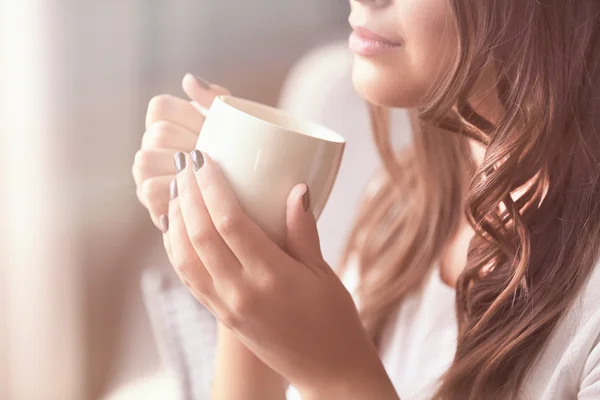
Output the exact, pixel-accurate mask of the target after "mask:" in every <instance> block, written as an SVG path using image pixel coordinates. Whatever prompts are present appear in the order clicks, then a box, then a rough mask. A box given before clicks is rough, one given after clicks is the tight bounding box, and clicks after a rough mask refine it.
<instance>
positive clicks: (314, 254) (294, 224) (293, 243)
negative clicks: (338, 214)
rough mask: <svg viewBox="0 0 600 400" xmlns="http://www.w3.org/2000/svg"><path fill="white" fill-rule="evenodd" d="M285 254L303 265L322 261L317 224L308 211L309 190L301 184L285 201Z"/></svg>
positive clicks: (309, 210)
mask: <svg viewBox="0 0 600 400" xmlns="http://www.w3.org/2000/svg"><path fill="white" fill-rule="evenodd" d="M286 225H287V233H286V239H285V246H286V251H287V253H288V254H289V255H290V256H292V257H294V258H295V259H296V260H298V261H300V262H302V263H304V264H307V265H308V264H314V263H319V262H322V261H323V255H322V254H321V244H320V242H319V233H318V232H317V222H316V221H315V216H314V214H313V213H312V211H311V209H310V189H309V187H308V186H307V185H306V184H304V183H302V184H300V185H296V186H295V187H294V188H293V189H292V191H291V192H290V195H289V197H288V200H287V215H286Z"/></svg>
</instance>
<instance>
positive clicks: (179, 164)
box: [175, 152, 185, 172]
mask: <svg viewBox="0 0 600 400" xmlns="http://www.w3.org/2000/svg"><path fill="white" fill-rule="evenodd" d="M175 169H176V170H177V172H181V171H183V170H184V169H185V154H183V153H181V152H178V153H177V154H175Z"/></svg>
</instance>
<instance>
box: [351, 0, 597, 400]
mask: <svg viewBox="0 0 600 400" xmlns="http://www.w3.org/2000/svg"><path fill="white" fill-rule="evenodd" d="M451 4H452V10H453V14H454V19H455V26H456V30H457V31H458V36H459V38H460V46H459V50H458V55H457V57H456V62H455V65H454V66H453V68H452V71H450V72H449V73H448V75H447V77H446V79H445V80H444V82H443V83H442V84H441V85H439V86H438V87H436V88H435V93H431V95H430V96H428V98H427V101H426V104H425V105H424V106H423V107H421V108H420V109H418V110H415V112H414V113H413V115H414V118H413V128H414V129H413V130H414V134H413V136H414V141H413V145H412V146H411V147H410V148H408V149H407V150H405V151H403V152H402V153H400V154H397V152H396V151H395V150H394V149H393V148H392V144H391V139H390V135H389V130H388V122H387V119H388V115H387V114H388V112H387V110H385V109H382V108H379V107H375V106H372V105H371V106H370V112H371V118H372V125H373V130H374V133H375V141H376V144H377V147H378V149H379V151H380V153H381V156H382V159H383V164H384V167H385V168H384V169H385V174H384V175H385V177H384V179H383V180H382V183H381V184H380V185H379V188H378V189H377V190H376V191H375V192H374V193H373V194H372V195H369V196H367V198H366V199H365V200H364V202H363V205H362V208H361V211H360V214H359V217H358V220H357V222H356V224H355V227H354V229H353V231H352V233H351V236H350V239H349V242H348V247H347V248H346V251H345V257H343V260H342V266H344V265H347V264H348V260H349V257H351V256H356V258H357V259H358V266H359V274H360V277H361V279H360V282H361V283H360V286H359V288H358V296H359V298H360V314H361V317H362V320H363V323H364V326H365V328H366V329H367V331H368V332H369V334H370V335H371V337H372V339H373V341H374V343H375V344H376V345H377V346H379V345H380V341H381V334H382V330H383V328H384V326H385V324H386V323H387V322H388V319H389V317H390V315H391V314H392V313H393V311H394V310H395V309H396V308H397V307H398V305H399V304H400V303H401V302H402V300H403V298H404V297H405V296H406V295H407V294H408V293H410V292H411V291H412V290H414V289H415V288H417V287H419V285H420V284H421V283H422V282H423V281H424V278H425V276H426V275H427V274H428V273H429V271H430V269H431V267H432V265H434V264H435V263H436V261H437V260H438V259H439V258H440V256H441V254H442V252H443V249H444V246H445V245H446V244H447V243H448V242H449V241H450V240H451V239H452V238H453V237H454V235H455V234H456V233H457V229H458V227H459V226H460V221H461V220H462V219H463V218H466V219H467V221H468V222H469V224H470V225H471V226H472V228H473V229H474V231H475V236H474V237H473V239H472V240H471V242H470V245H469V251H468V258H467V265H466V267H465V269H464V272H463V273H462V274H461V275H460V277H459V279H458V282H457V284H456V311H457V318H458V343H457V348H456V353H455V357H454V360H453V362H452V364H451V366H450V368H449V369H448V371H447V373H446V374H445V375H444V376H443V377H442V380H441V382H440V385H439V387H438V389H439V390H438V392H437V396H436V398H438V399H457V400H458V399H460V400H464V399H510V398H515V397H518V396H519V393H520V388H521V386H522V384H523V382H524V380H525V379H526V377H527V374H528V373H529V372H531V371H530V369H531V368H532V366H533V365H534V363H535V361H536V359H537V358H538V357H539V356H540V353H541V351H542V350H543V348H544V346H545V345H546V344H547V342H548V340H549V337H550V335H551V334H552V332H553V330H554V328H555V327H556V325H557V323H558V322H559V320H560V319H561V317H562V316H563V315H564V314H565V312H566V311H567V310H568V308H569V307H570V305H571V304H572V302H573V300H574V298H575V296H576V295H577V293H578V292H579V290H580V288H581V287H582V286H583V284H584V282H585V281H586V279H587V278H588V276H589V275H590V273H591V271H592V269H593V267H594V264H595V262H596V259H597V255H598V247H599V245H600V1H598V0H541V1H540V0H538V1H533V0H531V1H529V0H527V1H526V0H502V1H478V0H453V1H451ZM489 67H492V68H493V70H494V71H495V77H496V84H495V91H496V95H497V97H498V98H499V100H500V103H501V105H502V115H501V116H500V118H499V120H498V121H494V122H492V121H488V120H486V119H485V118H484V117H483V116H482V115H480V114H478V113H477V112H476V111H475V109H474V108H473V107H472V105H471V104H470V102H469V100H470V96H471V94H472V92H473V88H474V85H475V83H476V81H477V79H478V76H479V75H480V73H481V71H483V70H485V69H486V68H489ZM469 140H476V141H477V142H479V143H481V144H482V145H483V146H485V149H486V153H485V157H484V160H483V162H482V163H481V164H480V165H475V163H474V161H473V160H472V156H471V153H470V148H469ZM517 192H518V193H519V196H518V197H517V196H515V193H517ZM342 270H343V267H342Z"/></svg>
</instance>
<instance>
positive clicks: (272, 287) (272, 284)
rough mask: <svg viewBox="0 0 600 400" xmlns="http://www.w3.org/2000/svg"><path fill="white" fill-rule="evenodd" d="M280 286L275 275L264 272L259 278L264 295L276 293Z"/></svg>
mask: <svg viewBox="0 0 600 400" xmlns="http://www.w3.org/2000/svg"><path fill="white" fill-rule="evenodd" d="M278 286H279V282H278V280H277V277H276V275H275V274H273V273H271V272H264V273H263V274H261V276H260V278H259V287H260V290H261V292H263V293H274V292H275V291H276V290H277V287H278Z"/></svg>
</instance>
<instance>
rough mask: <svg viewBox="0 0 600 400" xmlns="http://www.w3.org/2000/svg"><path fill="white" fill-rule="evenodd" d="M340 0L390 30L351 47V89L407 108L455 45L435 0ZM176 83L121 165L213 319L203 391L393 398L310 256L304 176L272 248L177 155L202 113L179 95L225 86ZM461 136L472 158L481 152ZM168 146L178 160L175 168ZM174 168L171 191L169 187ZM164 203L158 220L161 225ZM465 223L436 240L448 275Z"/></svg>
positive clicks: (464, 237) (462, 243) (189, 143)
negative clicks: (441, 242) (281, 238)
mask: <svg viewBox="0 0 600 400" xmlns="http://www.w3.org/2000/svg"><path fill="white" fill-rule="evenodd" d="M350 4H351V7H352V13H351V16H350V22H351V23H352V24H353V25H362V26H365V27H367V28H369V29H371V30H373V31H376V32H377V33H378V34H380V35H382V36H385V37H386V38H388V39H390V40H394V41H401V42H402V46H400V47H397V48H393V49H390V50H389V51H387V52H385V53H382V54H379V55H376V56H372V57H362V56H359V55H356V56H355V62H354V73H353V81H354V85H355V87H356V89H357V91H358V92H359V93H360V94H361V95H362V96H363V97H364V98H365V99H366V100H368V101H370V102H372V103H374V104H378V105H381V106H385V107H407V108H411V107H417V106H418V105H419V104H420V102H421V101H422V100H423V98H424V97H425V96H426V95H427V92H428V91H429V90H430V89H431V88H432V87H435V85H436V84H438V83H439V82H440V80H441V79H442V78H443V76H444V73H445V72H446V71H448V70H449V69H450V68H451V66H452V63H453V61H454V57H455V55H456V52H457V47H458V40H457V38H456V35H455V33H454V32H453V30H452V29H451V23H450V21H451V16H450V11H449V7H448V5H447V3H446V0H390V1H385V0H380V1H377V2H373V1H367V0H361V1H355V0H352V1H351V2H350ZM431 60H435V62H431ZM492 80H493V74H492V73H486V74H484V78H482V81H481V82H480V84H479V85H477V92H476V93H474V95H473V99H474V102H473V104H474V106H475V107H476V108H477V109H478V110H480V111H481V112H482V113H483V114H484V116H490V117H493V116H494V115H495V114H496V111H497V110H498V107H497V104H496V100H495V99H494V97H493V96H492V95H489V93H490V90H489V88H490V87H491V86H492V85H491V83H490V82H492ZM182 86H183V89H184V92H185V93H186V95H187V96H188V97H189V98H188V99H181V98H177V97H174V96H169V95H160V96H157V97H155V98H153V99H152V100H151V102H150V104H149V106H148V113H147V118H146V129H147V130H146V133H145V134H144V137H143V140H142V146H141V149H140V151H139V152H138V153H137V154H136V157H135V162H134V165H133V175H134V178H135V180H136V184H137V193H138V197H139V199H140V202H141V203H142V204H143V205H144V206H145V207H146V208H147V209H148V211H149V213H150V216H151V218H152V220H153V221H154V223H155V224H156V225H157V227H159V228H162V230H163V234H164V243H165V248H166V250H167V253H168V255H169V258H170V260H171V263H172V264H173V267H174V268H175V270H176V271H177V273H178V275H179V276H180V278H181V280H182V281H183V282H184V283H185V284H186V285H187V286H188V287H189V289H190V291H191V292H192V293H193V294H194V296H195V297H196V298H197V299H198V300H199V301H200V302H201V303H202V304H204V305H205V306H206V307H207V308H208V309H209V310H210V311H211V312H213V314H214V315H215V316H216V317H217V319H219V321H220V324H219V345H218V348H217V363H216V375H215V379H214V383H213V399H217V400H225V399H226V400H250V399H261V400H271V399H273V400H283V399H284V398H285V394H284V393H285V386H286V382H287V383H291V384H293V385H294V386H295V387H296V388H298V389H299V391H300V393H301V395H302V396H303V398H304V399H374V398H377V399H384V400H385V399H398V398H399V397H398V395H397V394H396V392H395V391H394V388H393V387H392V384H391V382H390V380H389V378H388V376H387V375H386V373H385V370H384V369H383V366H382V364H381V361H380V359H379V355H378V354H377V351H376V349H375V348H374V347H373V346H372V344H371V342H370V340H369V339H368V337H367V335H366V333H365V332H364V329H363V328H362V325H361V323H360V321H359V318H358V314H357V311H356V308H355V305H354V303H353V301H352V299H351V297H350V295H349V293H348V292H347V290H346V289H345V288H344V286H343V285H342V284H341V282H340V280H339V278H338V277H337V276H336V275H335V274H334V273H333V272H332V271H331V269H330V267H329V266H328V265H327V264H326V263H325V261H324V260H323V258H322V256H321V253H320V250H319V238H318V234H317V231H316V224H315V221H314V218H313V215H312V213H311V212H307V211H305V210H304V208H303V206H302V195H303V194H304V192H305V191H306V187H305V185H303V184H299V185H298V186H297V187H296V188H294V190H292V192H291V193H290V196H289V199H288V204H287V228H288V237H287V240H286V252H284V251H283V250H281V249H280V248H278V247H277V246H276V245H275V244H274V243H273V242H272V241H270V240H269V239H268V237H267V236H266V235H265V234H264V233H263V232H262V231H261V230H260V229H259V228H258V227H257V226H256V225H255V224H254V223H253V222H252V221H251V220H250V219H249V218H248V217H247V216H246V215H245V214H244V213H243V212H242V211H241V209H240V207H239V205H238V204H237V202H236V201H235V197H234V196H233V195H232V192H231V188H230V187H229V186H228V184H227V182H226V181H225V180H224V179H223V176H222V175H221V173H220V171H219V168H218V167H217V165H216V164H215V163H213V162H212V160H211V159H210V157H208V156H207V155H204V157H203V158H204V163H203V165H202V167H201V168H199V169H198V170H197V171H196V170H195V168H194V167H193V162H192V159H191V157H190V155H189V153H190V152H191V151H192V150H193V149H194V146H195V143H196V140H197V137H198V132H200V129H201V127H202V123H203V121H204V118H203V117H202V115H201V114H200V113H199V112H198V111H196V109H195V108H194V107H193V106H192V105H191V101H195V102H197V103H199V104H201V105H203V106H204V107H208V106H209V105H210V103H211V102H212V100H213V99H214V97H215V96H217V95H219V94H223V93H227V91H226V89H223V88H221V87H219V86H216V85H210V86H208V87H207V86H205V85H203V84H202V83H201V82H199V81H198V80H196V79H195V78H194V77H193V76H192V75H186V77H185V78H184V79H183V84H182ZM472 148H473V155H474V157H475V158H476V159H477V160H480V159H481V158H482V157H483V154H484V150H483V149H482V148H480V147H479V146H477V145H475V144H473V145H472ZM177 152H183V153H184V155H185V158H186V161H187V162H186V167H185V168H183V169H182V170H181V171H180V172H179V173H176V171H175V168H174V163H173V159H174V156H175V155H176V153H177ZM172 179H176V182H177V186H178V193H179V194H178V196H177V197H176V198H175V199H170V197H169V183H170V182H171V180H172ZM163 215H164V216H168V221H169V224H168V229H165V228H166V227H165V226H161V222H160V221H161V216H163ZM162 219H163V220H164V217H163V218H162ZM472 234H473V233H472V231H471V229H470V227H468V225H467V224H466V223H464V224H463V227H462V228H461V229H460V230H459V233H458V234H457V236H456V237H455V238H454V239H453V240H451V241H450V243H448V244H447V246H446V250H445V252H444V254H443V258H442V260H441V269H442V277H443V279H444V281H446V283H448V284H449V285H454V283H455V282H456V279H457V277H458V275H459V274H460V272H461V271H462V269H463V268H464V265H465V264H466V254H467V247H468V242H469V240H470V238H471V236H472ZM274 299H276V301H275V300H274ZM274 303H276V304H277V307H274V306H273V304H274ZM306 310H310V312H306ZM232 383H235V384H232Z"/></svg>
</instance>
